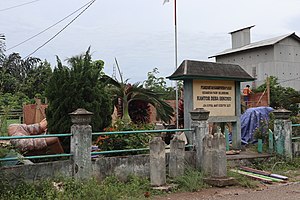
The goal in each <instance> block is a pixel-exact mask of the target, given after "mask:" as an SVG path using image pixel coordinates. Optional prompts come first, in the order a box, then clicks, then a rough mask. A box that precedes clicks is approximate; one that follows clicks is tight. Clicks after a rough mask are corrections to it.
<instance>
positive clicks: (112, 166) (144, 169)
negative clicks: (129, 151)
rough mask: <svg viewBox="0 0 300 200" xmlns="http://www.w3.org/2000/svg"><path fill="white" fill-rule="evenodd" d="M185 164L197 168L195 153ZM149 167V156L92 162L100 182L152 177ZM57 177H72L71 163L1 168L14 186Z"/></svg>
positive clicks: (61, 162)
mask: <svg viewBox="0 0 300 200" xmlns="http://www.w3.org/2000/svg"><path fill="white" fill-rule="evenodd" d="M168 161H169V154H168V153H167V154H166V164H167V166H168V163H169V162H168ZM185 162H186V165H187V166H190V167H195V152H194V151H186V152H185ZM149 165H150V157H149V154H145V155H131V156H122V157H102V158H97V159H95V160H93V161H92V176H93V177H94V178H96V179H98V180H103V179H104V178H105V177H107V176H111V175H115V176H117V177H118V178H120V179H121V180H126V178H127V177H128V175H136V176H141V177H150V166H149ZM167 166H166V167H167ZM167 171H168V170H167ZM55 176H65V177H71V176H72V164H71V161H70V160H65V161H55V162H47V163H37V164H33V165H18V166H12V167H2V168H0V177H1V179H2V180H7V181H9V182H10V183H12V184H14V183H16V182H18V181H20V180H26V181H29V182H34V181H37V180H43V179H46V178H51V177H55Z"/></svg>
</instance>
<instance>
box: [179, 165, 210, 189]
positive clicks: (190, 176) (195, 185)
mask: <svg viewBox="0 0 300 200" xmlns="http://www.w3.org/2000/svg"><path fill="white" fill-rule="evenodd" d="M203 177H204V175H203V173H201V172H199V171H196V170H195V169H187V170H186V171H185V173H184V175H183V176H180V177H178V178H176V179H175V180H174V182H175V183H176V184H178V190H180V191H188V192H195V191H198V190H200V189H203V188H207V185H206V184H205V183H204V182H203Z"/></svg>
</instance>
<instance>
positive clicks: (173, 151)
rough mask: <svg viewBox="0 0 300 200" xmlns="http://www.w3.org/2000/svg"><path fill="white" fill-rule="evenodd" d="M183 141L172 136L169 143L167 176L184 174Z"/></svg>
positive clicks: (172, 176)
mask: <svg viewBox="0 0 300 200" xmlns="http://www.w3.org/2000/svg"><path fill="white" fill-rule="evenodd" d="M184 155H185V143H184V141H183V140H180V139H178V138H177V137H174V138H173V139H172V140H171V145H170V158H169V176H170V177H171V178H175V177H178V176H182V175H183V174H184Z"/></svg>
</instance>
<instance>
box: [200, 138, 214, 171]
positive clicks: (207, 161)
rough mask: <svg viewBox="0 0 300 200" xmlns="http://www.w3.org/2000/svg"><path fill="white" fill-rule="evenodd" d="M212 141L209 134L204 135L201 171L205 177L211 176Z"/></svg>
mask: <svg viewBox="0 0 300 200" xmlns="http://www.w3.org/2000/svg"><path fill="white" fill-rule="evenodd" d="M212 139H213V136H212V135H211V134H206V135H205V137H204V139H203V165H202V171H203V173H204V174H205V175H211V170H212V156H213V150H212Z"/></svg>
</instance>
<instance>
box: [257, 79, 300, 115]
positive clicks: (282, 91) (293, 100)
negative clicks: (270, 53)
mask: <svg viewBox="0 0 300 200" xmlns="http://www.w3.org/2000/svg"><path fill="white" fill-rule="evenodd" d="M269 82H270V106H271V107H273V108H275V109H277V108H281V107H282V108H285V109H287V110H290V111H292V115H297V114H298V111H299V108H298V106H297V103H299V102H300V93H299V92H297V91H296V90H295V89H293V88H290V87H282V86H281V85H280V83H278V78H276V77H274V76H271V77H270V78H269ZM266 86H267V84H266V82H265V83H264V84H262V85H260V86H259V87H258V88H257V89H256V90H255V91H254V92H263V91H264V90H265V89H266Z"/></svg>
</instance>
